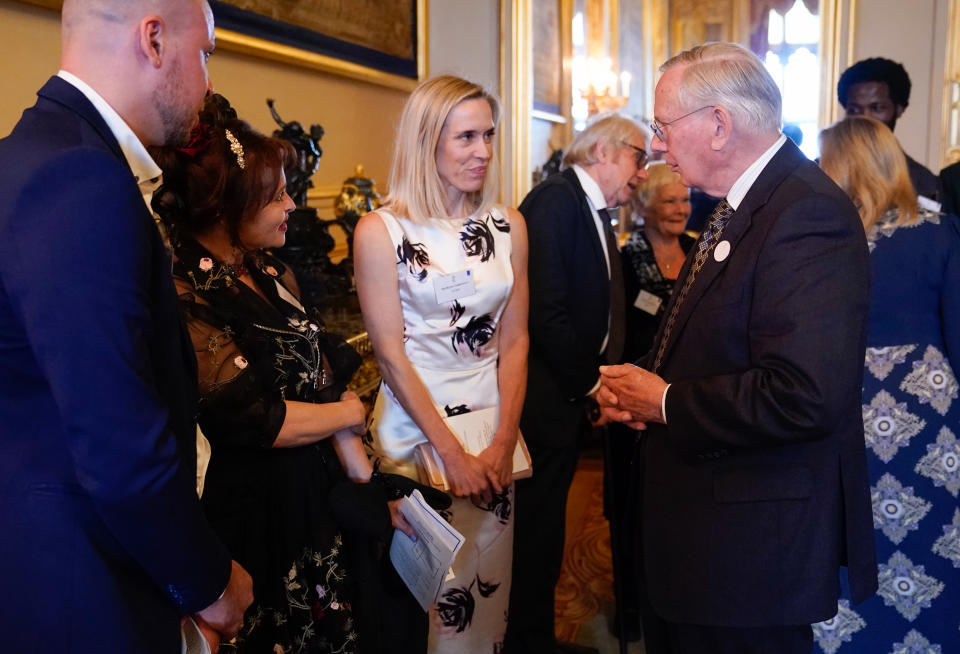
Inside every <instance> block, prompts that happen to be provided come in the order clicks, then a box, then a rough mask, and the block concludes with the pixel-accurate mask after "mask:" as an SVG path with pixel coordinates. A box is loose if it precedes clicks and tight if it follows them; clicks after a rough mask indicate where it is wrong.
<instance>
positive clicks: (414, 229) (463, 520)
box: [370, 208, 513, 654]
mask: <svg viewBox="0 0 960 654" xmlns="http://www.w3.org/2000/svg"><path fill="white" fill-rule="evenodd" d="M379 213H380V216H381V218H382V219H383V221H384V224H385V225H386V227H387V231H388V232H389V233H390V236H391V239H392V241H393V245H394V249H395V251H396V263H397V279H398V290H399V295H400V303H401V306H402V309H403V322H404V335H405V340H404V347H405V350H406V354H407V357H408V358H409V359H410V362H411V363H412V364H413V367H414V368H415V369H416V371H417V373H418V374H419V376H420V378H421V379H422V380H423V382H424V383H425V384H426V386H427V389H428V390H429V391H430V394H431V396H432V398H433V401H434V404H435V405H436V407H437V410H438V411H439V412H440V413H441V414H442V415H447V416H452V415H457V414H461V413H466V412H468V411H473V410H477V409H483V408H487V407H493V406H498V405H499V403H500V399H499V390H498V385H497V360H498V356H499V355H498V346H499V324H500V317H501V314H502V313H503V309H504V306H505V305H506V302H507V299H508V298H509V296H510V291H511V289H512V288H513V268H512V266H511V262H510V257H511V241H510V224H509V222H508V221H507V219H506V217H505V215H504V213H503V212H502V210H500V209H498V208H494V209H492V210H491V211H490V212H489V213H486V214H483V215H478V216H472V217H470V218H467V219H465V220H429V221H426V222H425V223H423V224H419V223H414V222H412V221H410V220H408V219H406V218H398V217H396V216H394V215H392V214H390V213H388V212H386V211H384V210H383V209H381V210H380V212H379ZM466 271H469V273H470V277H471V279H472V280H473V288H474V290H475V292H474V293H472V294H467V295H461V296H460V297H456V298H452V299H444V298H443V297H441V298H439V299H438V296H437V286H436V284H437V280H438V279H440V278H441V277H443V276H444V275H450V274H454V273H465V272H466ZM370 434H371V437H372V439H373V442H372V448H373V451H374V453H375V455H376V456H377V457H378V458H379V460H380V465H381V468H382V469H384V470H385V471H390V472H396V473H398V474H403V475H406V476H408V477H412V478H414V479H416V478H417V470H416V465H415V462H414V453H413V452H414V448H415V447H416V445H417V444H419V443H421V442H423V441H425V440H426V439H425V437H424V436H423V434H422V432H421V431H420V429H419V428H418V427H417V425H416V424H415V423H414V422H413V420H412V419H411V418H410V417H409V416H408V415H407V413H406V412H405V411H404V409H403V407H402V406H400V403H399V402H398V401H397V399H396V397H395V396H394V394H393V392H392V391H391V390H390V388H389V387H388V386H387V385H386V384H383V385H381V387H380V394H379V396H378V397H377V403H376V406H375V407H374V409H373V414H372V420H371V427H370ZM512 508H513V488H512V485H511V488H509V489H508V490H506V491H504V492H503V493H501V494H500V495H499V496H496V497H494V500H493V501H492V502H491V503H490V504H489V505H483V506H479V505H475V504H473V502H472V501H471V500H470V499H455V500H454V502H453V505H452V506H451V508H450V513H449V519H450V521H451V523H452V524H453V526H454V527H456V528H457V529H458V530H459V531H460V532H461V533H462V534H463V535H464V537H465V538H466V544H465V545H464V546H463V548H462V549H461V550H460V554H459V555H458V557H457V560H456V562H455V563H454V565H453V572H454V577H453V578H452V579H448V580H447V581H446V582H445V584H444V587H443V589H442V590H441V592H440V598H439V600H438V602H437V606H438V609H439V616H438V618H439V622H440V623H441V624H440V625H438V624H436V622H433V621H432V622H431V625H430V636H429V651H430V652H434V653H436V652H450V653H456V654H461V653H463V652H471V653H473V652H477V653H481V652H491V653H492V652H495V651H499V648H500V647H502V642H503V634H504V631H505V628H506V617H507V606H508V599H509V596H510V568H511V564H512V559H513V515H512Z"/></svg>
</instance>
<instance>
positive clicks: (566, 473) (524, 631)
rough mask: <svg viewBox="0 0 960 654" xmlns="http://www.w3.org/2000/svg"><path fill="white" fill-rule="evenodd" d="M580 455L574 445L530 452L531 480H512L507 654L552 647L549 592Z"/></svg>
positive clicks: (535, 652)
mask: <svg viewBox="0 0 960 654" xmlns="http://www.w3.org/2000/svg"><path fill="white" fill-rule="evenodd" d="M524 433H526V430H524ZM579 451H580V448H579V446H573V447H546V448H540V449H536V450H534V449H531V452H530V456H531V459H532V461H533V470H534V473H533V476H532V477H530V478H529V479H521V480H518V481H517V482H516V500H515V502H516V504H515V507H516V518H515V522H514V532H513V534H514V536H513V538H514V541H513V542H514V545H513V579H512V581H511V587H510V613H509V619H508V621H507V635H506V641H505V647H504V650H505V652H506V654H540V653H541V652H553V650H554V648H555V643H556V640H555V636H554V619H553V616H554V608H553V603H554V589H555V587H556V585H557V579H558V578H559V576H560V567H561V564H562V563H563V541H564V530H565V528H566V510H567V493H568V492H569V490H570V483H571V482H572V481H573V473H574V472H575V471H576V467H577V458H578V456H579Z"/></svg>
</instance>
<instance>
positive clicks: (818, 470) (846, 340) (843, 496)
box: [598, 43, 877, 654]
mask: <svg viewBox="0 0 960 654" xmlns="http://www.w3.org/2000/svg"><path fill="white" fill-rule="evenodd" d="M661 71H662V72H663V75H662V77H661V79H660V81H659V83H658V84H657V88H656V95H655V104H654V115H655V120H654V122H653V124H652V125H651V128H652V130H653V132H654V137H653V141H652V143H651V148H652V149H653V150H655V151H659V152H663V153H664V155H665V159H666V162H667V164H669V165H670V166H671V167H672V168H673V170H675V171H677V172H678V173H680V175H681V177H682V179H683V182H684V183H685V184H688V185H690V186H698V187H700V188H702V189H703V190H704V191H705V192H707V193H709V194H710V195H714V196H717V197H723V198H724V200H723V201H722V202H721V203H720V204H719V205H718V207H717V209H716V210H715V211H714V213H713V215H712V216H711V218H710V219H709V221H708V223H707V225H706V227H705V228H704V231H703V232H702V233H701V235H700V238H699V240H698V241H697V243H696V244H695V245H694V247H693V250H692V251H691V254H690V255H689V256H688V258H687V261H686V263H685V264H684V267H683V269H682V270H681V272H680V276H679V278H678V280H677V288H676V290H675V291H674V293H673V295H672V297H671V300H670V303H669V304H668V306H667V307H666V310H665V313H664V318H663V320H662V322H661V324H660V327H659V331H658V334H657V337H656V339H655V341H654V346H653V349H652V350H651V352H650V354H649V355H648V356H647V357H646V358H644V359H642V360H640V361H638V362H637V366H632V365H620V366H607V367H602V368H601V372H602V382H603V386H602V388H601V390H600V393H599V395H598V399H599V402H600V404H601V406H603V407H604V414H605V415H606V416H607V417H608V418H609V419H612V420H618V421H622V422H625V423H626V424H628V425H630V426H633V427H634V428H636V429H639V430H644V431H643V432H642V435H641V436H640V438H641V444H640V448H639V449H640V453H639V457H638V459H639V461H638V464H637V465H638V468H637V474H638V476H639V479H640V483H641V501H640V509H639V511H640V520H641V532H642V533H641V546H640V549H641V558H642V566H643V584H641V588H642V590H643V591H644V592H645V593H646V599H647V600H648V611H647V615H645V616H644V618H645V620H644V632H645V635H646V638H647V642H646V646H647V651H648V652H649V653H650V654H658V653H660V652H669V653H670V654H678V653H682V654H687V653H689V654H713V653H724V654H726V653H729V654H734V653H736V654H751V653H755V654H761V653H762V654H774V653H776V654H793V653H796V654H800V653H801V652H803V653H809V652H811V651H812V646H813V636H812V630H811V628H810V626H809V625H810V623H813V622H818V621H821V620H826V619H828V618H831V617H833V616H834V615H835V614H836V613H837V600H838V594H839V590H840V588H839V586H840V584H839V581H838V570H839V568H840V567H841V566H847V567H848V570H849V575H848V579H849V584H850V592H851V596H852V598H853V600H854V601H861V600H862V599H864V598H866V597H868V596H869V595H870V594H872V593H873V592H874V590H875V589H876V588H877V575H876V557H875V553H874V549H873V534H872V525H873V518H872V511H871V505H870V496H869V485H868V481H867V469H866V455H865V452H864V442H863V425H862V419H861V409H860V380H861V377H862V368H863V356H864V348H865V326H866V312H867V307H868V289H869V274H870V273H869V265H870V264H869V260H868V254H867V247H866V241H865V238H864V234H863V229H862V228H861V226H860V221H859V219H858V216H857V211H856V209H855V208H854V206H853V204H852V203H851V202H850V201H849V199H848V198H847V196H846V195H845V194H844V193H843V192H842V191H841V190H840V189H839V188H837V186H836V185H834V184H833V182H831V181H830V180H829V179H828V178H827V176H826V175H825V174H823V172H822V171H820V169H819V168H818V167H817V166H816V165H815V164H814V163H812V162H811V161H809V160H807V159H806V158H805V157H804V156H803V155H802V154H801V153H800V151H799V150H798V149H797V148H796V146H795V145H794V144H793V143H792V142H791V141H789V140H787V139H786V138H785V137H784V136H783V135H782V134H780V120H781V99H780V93H779V91H778V89H777V87H776V85H775V84H774V82H773V80H772V79H771V77H770V75H769V74H768V73H767V72H766V70H765V69H764V67H763V65H762V63H761V62H760V61H759V59H757V58H756V57H755V56H754V55H753V54H751V53H749V52H747V51H746V50H744V49H743V48H741V47H740V46H737V45H734V44H726V43H714V44H708V45H703V46H698V47H696V48H693V49H691V50H688V51H686V52H683V53H681V54H679V55H677V56H676V57H674V58H673V59H671V60H669V61H668V62H666V63H665V64H664V65H663V67H662V68H661Z"/></svg>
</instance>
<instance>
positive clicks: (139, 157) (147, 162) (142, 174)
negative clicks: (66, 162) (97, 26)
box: [57, 70, 163, 208]
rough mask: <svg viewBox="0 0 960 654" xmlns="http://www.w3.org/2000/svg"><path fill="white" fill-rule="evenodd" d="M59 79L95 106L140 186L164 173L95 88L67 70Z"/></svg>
mask: <svg viewBox="0 0 960 654" xmlns="http://www.w3.org/2000/svg"><path fill="white" fill-rule="evenodd" d="M57 77H59V78H60V79H62V80H63V81H65V82H67V83H68V84H70V85H72V86H74V87H76V89H77V90H78V91H80V92H81V93H83V95H84V96H86V98H87V100H89V101H90V104H92V105H93V106H94V108H95V109H96V110H97V112H98V113H99V114H100V116H101V117H102V118H103V121H104V122H105V123H106V124H107V127H108V128H110V131H111V132H112V133H113V137H114V138H115V139H117V143H118V144H119V145H120V150H121V151H122V152H123V156H124V158H125V159H126V160H127V165H128V166H130V170H131V171H133V175H134V177H136V178H137V183H138V184H141V185H143V184H149V183H150V181H151V180H154V179H157V178H159V177H160V175H161V173H162V172H163V171H161V170H160V166H158V165H157V163H156V162H155V161H154V160H153V158H152V157H151V156H150V153H148V152H147V149H146V148H145V147H144V146H143V143H141V142H140V139H138V138H137V135H136V134H134V133H133V130H132V129H130V126H129V125H127V123H126V122H125V121H124V120H123V118H121V117H120V114H118V113H117V112H116V110H114V108H113V107H111V106H110V105H109V104H107V101H106V100H104V99H103V96H101V95H100V94H99V93H97V92H96V91H94V90H93V88H92V87H91V86H90V85H89V84H87V83H86V82H84V81H83V80H82V79H80V78H79V77H77V76H76V75H74V74H72V73H69V72H67V71H65V70H61V71H58V72H57ZM155 185H156V184H153V186H155ZM144 200H145V201H146V198H144ZM149 206H150V203H149V201H147V207H148V208H149Z"/></svg>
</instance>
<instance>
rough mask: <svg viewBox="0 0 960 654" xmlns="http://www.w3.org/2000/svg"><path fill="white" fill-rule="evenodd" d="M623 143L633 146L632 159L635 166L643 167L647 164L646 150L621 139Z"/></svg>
mask: <svg viewBox="0 0 960 654" xmlns="http://www.w3.org/2000/svg"><path fill="white" fill-rule="evenodd" d="M621 142H622V143H623V144H624V145H628V146H630V147H631V148H633V160H634V161H636V162H637V168H643V167H644V166H646V165H647V151H646V150H644V149H643V148H638V147H637V146H635V145H634V144H633V143H627V142H626V141H621Z"/></svg>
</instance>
